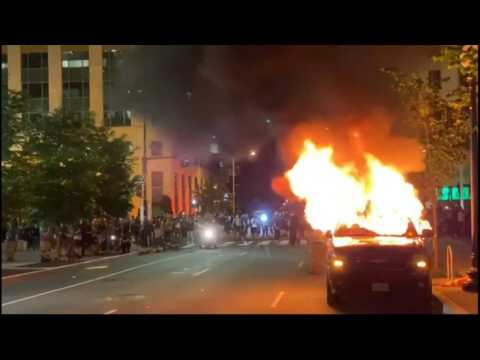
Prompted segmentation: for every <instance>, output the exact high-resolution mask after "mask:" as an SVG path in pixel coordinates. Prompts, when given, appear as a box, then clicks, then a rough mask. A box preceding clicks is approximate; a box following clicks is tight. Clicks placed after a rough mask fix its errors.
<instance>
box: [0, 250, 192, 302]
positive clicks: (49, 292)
mask: <svg viewBox="0 0 480 360" xmlns="http://www.w3.org/2000/svg"><path fill="white" fill-rule="evenodd" d="M192 254H193V253H188V254H182V255H176V256H171V257H169V258H164V259H160V260H156V261H151V262H149V263H146V264H142V265H137V266H134V267H131V268H127V269H124V270H121V271H117V272H114V273H111V274H108V275H103V276H99V277H96V278H94V279H90V280H86V281H82V282H79V283H76V284H72V285H68V286H64V287H61V288H58V289H53V290H49V291H45V292H42V293H39V294H35V295H31V296H27V297H24V298H20V299H16V300H12V301H9V302H6V303H2V307H4V306H8V305H13V304H17V303H20V302H23V301H28V300H32V299H35V298H38V297H40V296H45V295H49V294H53V293H56V292H60V291H64V290H68V289H72V288H75V287H78V286H82V285H87V284H90V283H93V282H95V281H99V280H103V279H108V278H111V277H114V276H117V275H120V274H124V273H127V272H130V271H134V270H137V269H141V268H144V267H147V266H150V265H155V264H158V263H161V262H165V261H169V260H173V259H178V258H180V257H184V256H188V255H192Z"/></svg>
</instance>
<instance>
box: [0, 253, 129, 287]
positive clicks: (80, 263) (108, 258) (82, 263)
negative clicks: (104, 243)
mask: <svg viewBox="0 0 480 360" xmlns="http://www.w3.org/2000/svg"><path fill="white" fill-rule="evenodd" d="M137 253H138V252H137V251H135V252H131V253H129V254H121V255H113V256H107V257H102V258H99V259H92V260H87V261H82V262H78V263H74V264H67V265H61V266H55V267H48V268H45V269H43V270H38V271H30V272H27V273H20V274H14V275H7V276H2V280H6V279H12V278H17V277H21V276H26V275H32V274H39V273H42V272H45V271H53V270H58V269H65V268H69V267H72V266H79V265H84V264H90V263H92V262H97V261H105V260H113V259H116V258H119V257H123V256H129V255H134V254H137Z"/></svg>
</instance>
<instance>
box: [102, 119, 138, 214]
mask: <svg viewBox="0 0 480 360" xmlns="http://www.w3.org/2000/svg"><path fill="white" fill-rule="evenodd" d="M97 141H98V142H99V143H98V148H99V151H100V152H101V154H102V158H101V163H100V168H99V169H98V172H97V173H96V176H97V180H98V190H97V198H96V205H97V209H96V210H97V213H102V214H107V215H109V216H111V217H125V216H126V215H127V214H128V212H129V211H130V210H131V209H132V203H131V199H132V196H133V195H134V192H135V189H136V183H137V182H138V181H139V176H136V177H132V166H133V162H134V160H135V159H134V158H133V153H134V151H133V149H132V144H131V143H130V142H129V141H127V140H126V139H125V137H121V138H113V134H112V132H110V131H108V130H107V129H105V128H100V129H97Z"/></svg>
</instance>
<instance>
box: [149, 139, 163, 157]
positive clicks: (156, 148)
mask: <svg viewBox="0 0 480 360" xmlns="http://www.w3.org/2000/svg"><path fill="white" fill-rule="evenodd" d="M151 150H152V156H162V155H163V143H162V142H161V141H152V144H151Z"/></svg>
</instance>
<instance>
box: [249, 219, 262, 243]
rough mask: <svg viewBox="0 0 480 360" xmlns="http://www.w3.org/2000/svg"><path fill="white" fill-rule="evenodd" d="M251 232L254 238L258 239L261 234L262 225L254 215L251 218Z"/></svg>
mask: <svg viewBox="0 0 480 360" xmlns="http://www.w3.org/2000/svg"><path fill="white" fill-rule="evenodd" d="M250 232H251V233H252V238H253V240H254V241H256V240H258V236H259V234H260V226H259V224H258V221H257V219H256V218H255V216H252V217H251V218H250Z"/></svg>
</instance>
